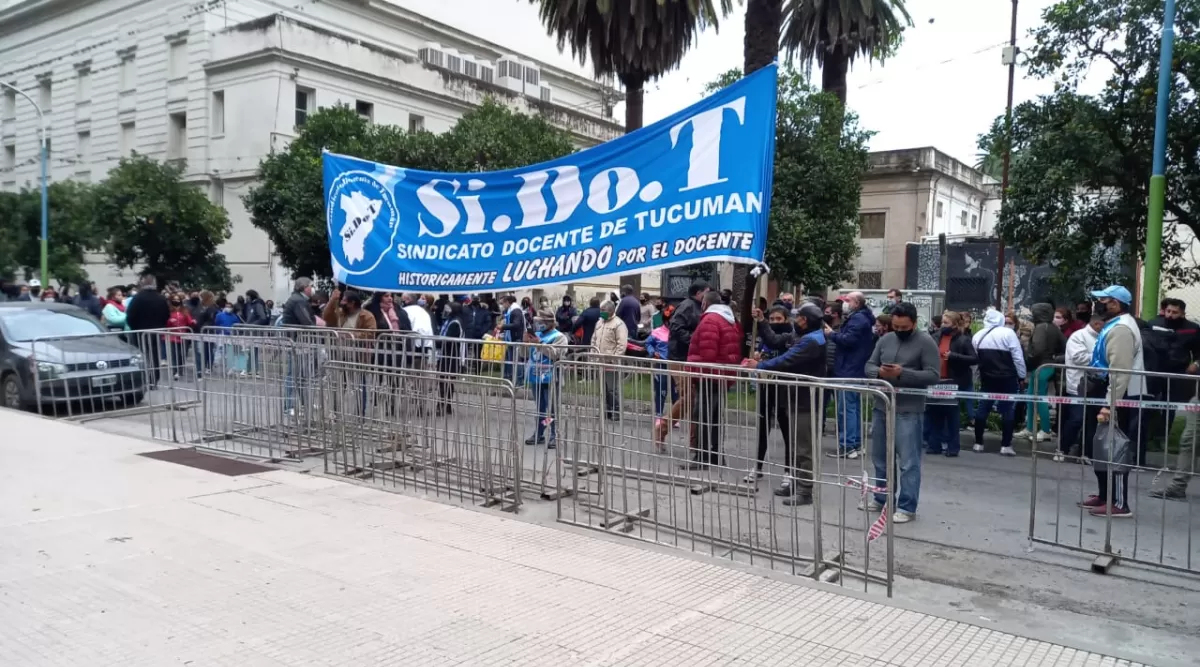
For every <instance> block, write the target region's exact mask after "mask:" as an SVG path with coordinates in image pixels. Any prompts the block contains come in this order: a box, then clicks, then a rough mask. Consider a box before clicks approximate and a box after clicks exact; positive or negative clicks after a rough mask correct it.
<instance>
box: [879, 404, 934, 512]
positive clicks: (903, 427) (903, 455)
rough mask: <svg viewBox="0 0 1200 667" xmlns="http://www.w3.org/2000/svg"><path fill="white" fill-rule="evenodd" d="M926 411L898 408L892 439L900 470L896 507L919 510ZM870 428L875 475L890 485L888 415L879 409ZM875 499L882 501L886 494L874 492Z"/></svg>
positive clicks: (903, 509) (880, 482)
mask: <svg viewBox="0 0 1200 667" xmlns="http://www.w3.org/2000/svg"><path fill="white" fill-rule="evenodd" d="M924 416H925V415H924V414H922V413H920V412H897V413H896V434H895V437H894V438H893V439H892V440H893V441H894V444H895V447H896V470H897V471H898V472H897V474H894V475H892V479H897V478H898V479H899V484H900V488H899V490H897V491H896V492H895V495H896V509H898V510H901V511H904V512H914V513H915V512H916V511H917V500H918V499H919V498H920V496H921V429H922V428H924V427H923V426H922V422H923V421H924ZM872 423H873V426H872V429H871V459H872V461H873V462H874V463H875V477H877V478H878V480H879V481H878V485H879V486H887V479H888V474H887V416H886V414H885V413H884V412H883V411H882V410H876V411H875V414H874V417H873V422H872ZM875 501H876V502H878V503H880V504H882V503H884V502H886V501H887V496H885V495H883V494H879V493H877V494H875Z"/></svg>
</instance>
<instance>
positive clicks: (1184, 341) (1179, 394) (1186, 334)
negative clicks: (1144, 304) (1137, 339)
mask: <svg viewBox="0 0 1200 667" xmlns="http://www.w3.org/2000/svg"><path fill="white" fill-rule="evenodd" d="M1141 334H1142V360H1143V362H1144V363H1145V364H1146V370H1148V371H1150V370H1153V371H1158V372H1162V373H1179V374H1184V373H1187V369H1188V366H1191V365H1192V362H1194V361H1196V360H1198V359H1200V324H1196V323H1195V322H1192V321H1191V320H1176V321H1175V322H1171V321H1168V320H1167V319H1166V318H1165V317H1156V318H1154V319H1153V320H1150V322H1149V323H1148V324H1147V326H1145V327H1142V328H1141ZM1151 356H1153V357H1154V360H1153V361H1151V360H1150V357H1151ZM1152 366H1153V368H1152ZM1147 384H1148V385H1149V388H1150V391H1151V392H1152V393H1153V394H1155V395H1156V396H1163V397H1167V399H1168V400H1171V401H1188V400H1191V398H1192V397H1193V396H1195V395H1196V387H1197V385H1196V383H1195V382H1187V381H1184V380H1171V381H1170V383H1168V382H1167V379H1166V378H1156V377H1150V378H1148V379H1147ZM1168 384H1169V387H1168ZM1168 389H1169V391H1168ZM1168 394H1169V396H1168Z"/></svg>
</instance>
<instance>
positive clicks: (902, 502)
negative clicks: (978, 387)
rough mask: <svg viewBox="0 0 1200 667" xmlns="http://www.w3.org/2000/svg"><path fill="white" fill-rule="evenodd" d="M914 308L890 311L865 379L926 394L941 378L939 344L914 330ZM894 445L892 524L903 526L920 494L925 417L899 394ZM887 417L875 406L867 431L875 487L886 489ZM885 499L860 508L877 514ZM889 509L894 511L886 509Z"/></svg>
mask: <svg viewBox="0 0 1200 667" xmlns="http://www.w3.org/2000/svg"><path fill="white" fill-rule="evenodd" d="M916 326H917V309H916V307H914V306H913V305H912V304H911V303H906V302H903V301H902V302H900V303H898V304H896V306H895V307H893V308H892V331H891V332H890V333H888V334H886V335H884V336H883V337H882V338H880V339H879V344H878V345H876V346H875V350H874V352H872V353H871V358H870V360H868V361H867V377H869V378H879V379H881V380H886V381H887V382H889V383H891V384H892V385H893V386H896V387H905V388H912V389H926V388H928V387H930V386H932V385H934V384H937V381H938V379H939V376H940V374H941V373H940V368H941V361H942V360H941V356H940V355H939V354H938V345H937V343H935V342H933V339H932V338H930V337H929V334H927V333H925V332H924V331H917V330H916ZM895 406H896V416H895V428H896V431H895V433H893V434H892V435H893V436H894V437H893V438H892V440H893V442H894V443H895V463H896V468H897V470H895V471H893V473H894V474H893V475H891V476H890V478H891V480H892V482H893V483H896V482H899V484H898V488H897V487H893V489H892V490H893V492H894V496H895V498H896V507H895V508H894V510H895V511H894V512H893V514H892V521H894V522H896V523H908V522H909V521H912V520H913V519H915V518H916V516H917V501H918V500H919V498H920V494H921V431H922V424H921V421H922V417H923V416H924V414H925V397H924V396H919V395H911V394H898V395H897V396H896V399H895ZM887 422H888V420H887V413H886V412H885V409H884V407H883V405H882V404H879V403H876V406H875V414H874V415H873V418H872V427H871V459H872V460H873V462H874V464H875V477H876V480H877V481H876V483H877V484H880V485H884V484H887V481H886V480H888V478H889V475H888V469H887V429H888V423H887ZM886 500H887V497H886V496H885V495H883V494H878V493H877V494H875V495H874V496H873V497H871V498H870V499H869V500H868V501H867V502H865V503H861V504H860V505H859V509H863V510H866V511H876V510H878V509H879V508H880V507H881V506H882V505H883V503H884V502H885V501H886ZM888 509H889V510H892V509H893V508H888Z"/></svg>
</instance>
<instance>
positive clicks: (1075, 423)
mask: <svg viewBox="0 0 1200 667" xmlns="http://www.w3.org/2000/svg"><path fill="white" fill-rule="evenodd" d="M1102 327H1104V318H1103V317H1100V316H1099V315H1093V316H1092V319H1091V321H1090V322H1088V325H1087V326H1085V327H1084V328H1082V329H1080V330H1079V331H1076V332H1075V333H1073V334H1071V337H1070V338H1068V339H1067V346H1066V351H1065V353H1064V361H1065V363H1066V365H1067V370H1066V372H1065V373H1064V374H1063V385H1064V389H1066V393H1067V396H1071V397H1075V398H1078V397H1080V396H1083V395H1085V394H1086V391H1085V390H1084V387H1083V381H1084V372H1085V369H1086V368H1088V367H1089V366H1091V363H1092V350H1093V349H1095V347H1096V340H1097V338H1098V336H1099V335H1100V329H1101V328H1102ZM1060 409H1061V410H1062V420H1061V422H1062V429H1061V431H1060V433H1059V441H1058V449H1057V450H1056V451H1055V452H1054V460H1055V461H1064V460H1066V457H1067V456H1078V455H1079V454H1081V453H1082V452H1081V449H1080V448H1079V447H1078V444H1079V435H1080V432H1081V431H1083V429H1084V426H1085V424H1084V421H1083V406H1082V405H1072V404H1069V403H1068V404H1065V405H1062V406H1060ZM1086 426H1087V431H1086V432H1084V433H1083V437H1084V439H1085V440H1087V439H1090V438H1091V437H1092V433H1093V432H1094V431H1095V425H1094V424H1087V425H1086Z"/></svg>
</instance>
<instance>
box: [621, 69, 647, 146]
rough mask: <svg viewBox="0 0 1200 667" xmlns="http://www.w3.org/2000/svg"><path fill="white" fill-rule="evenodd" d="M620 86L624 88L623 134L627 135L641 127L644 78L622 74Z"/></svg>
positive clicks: (639, 75) (640, 75)
mask: <svg viewBox="0 0 1200 667" xmlns="http://www.w3.org/2000/svg"><path fill="white" fill-rule="evenodd" d="M621 84H622V85H624V86H625V134H629V133H630V132H633V131H634V130H639V129H641V127H642V115H643V105H642V102H643V98H644V96H645V86H646V77H645V75H642V74H623V75H621Z"/></svg>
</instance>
